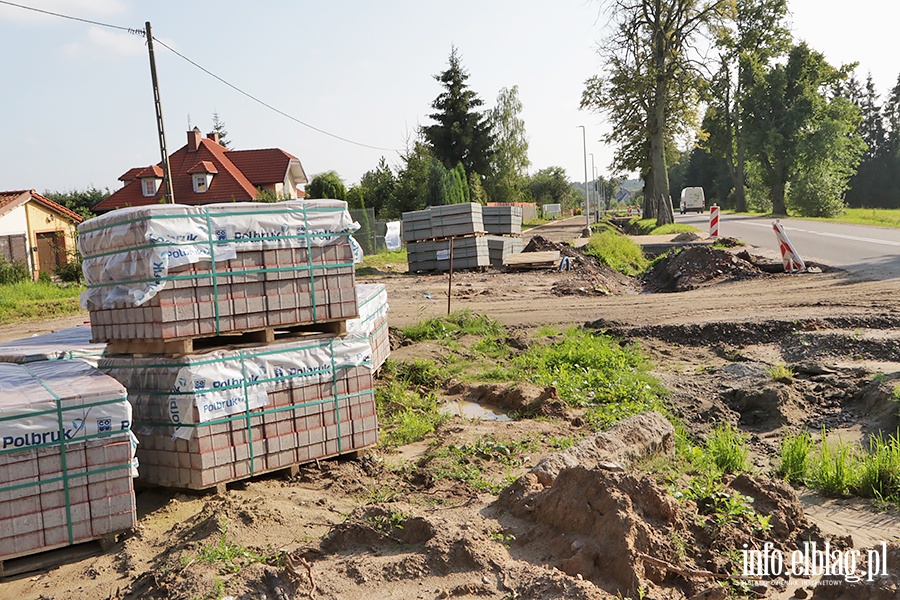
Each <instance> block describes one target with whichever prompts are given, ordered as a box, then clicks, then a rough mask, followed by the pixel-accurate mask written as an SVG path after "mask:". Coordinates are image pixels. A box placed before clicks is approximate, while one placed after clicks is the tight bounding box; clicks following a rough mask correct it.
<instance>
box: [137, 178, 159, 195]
mask: <svg viewBox="0 0 900 600" xmlns="http://www.w3.org/2000/svg"><path fill="white" fill-rule="evenodd" d="M160 183H162V179H159V178H156V177H145V178H143V179H141V189H142V190H143V192H144V198H152V197H153V196H155V195H156V192H158V191H159V184H160Z"/></svg>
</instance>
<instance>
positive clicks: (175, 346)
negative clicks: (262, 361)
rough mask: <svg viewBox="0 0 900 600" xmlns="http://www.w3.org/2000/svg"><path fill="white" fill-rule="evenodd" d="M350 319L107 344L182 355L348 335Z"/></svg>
mask: <svg viewBox="0 0 900 600" xmlns="http://www.w3.org/2000/svg"><path fill="white" fill-rule="evenodd" d="M349 322H350V320H348V319H340V320H335V321H320V322H317V323H309V324H306V325H292V326H287V327H265V328H261V329H251V330H249V331H232V332H229V333H228V334H225V335H208V336H204V335H200V336H197V337H189V338H175V339H161V340H155V339H142V340H112V341H110V342H109V343H108V344H106V352H105V353H106V354H108V355H116V354H131V355H135V356H170V357H178V356H184V355H187V354H194V353H197V352H204V351H208V350H214V349H220V348H228V347H232V346H244V345H248V344H251V345H257V346H259V345H265V344H272V343H275V342H283V341H286V340H290V339H295V338H302V337H306V336H317V335H320V334H329V335H344V334H345V333H347V324H348V323H349Z"/></svg>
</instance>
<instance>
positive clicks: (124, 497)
mask: <svg viewBox="0 0 900 600" xmlns="http://www.w3.org/2000/svg"><path fill="white" fill-rule="evenodd" d="M130 426H131V406H130V405H129V403H128V401H127V399H126V397H125V388H124V387H123V386H122V385H121V384H119V383H118V382H117V381H115V380H114V379H112V378H111V377H108V376H106V375H103V374H102V373H100V372H99V371H97V370H96V369H94V368H92V367H91V366H90V365H88V364H87V363H85V362H83V361H81V360H65V361H54V362H49V361H40V362H32V363H29V364H14V363H0V561H4V560H8V559H12V558H16V557H19V556H26V555H29V554H34V553H36V552H43V551H46V550H50V549H53V548H60V547H63V546H66V545H70V544H75V543H79V542H84V541H88V540H92V539H98V538H101V537H103V536H105V535H107V534H111V533H117V532H121V531H125V530H128V529H131V528H133V527H134V526H135V525H136V523H137V516H136V510H135V499H134V488H133V484H132V478H133V477H135V476H136V475H137V472H136V459H135V451H136V445H137V440H136V439H135V437H134V436H133V435H132V433H131V430H130Z"/></svg>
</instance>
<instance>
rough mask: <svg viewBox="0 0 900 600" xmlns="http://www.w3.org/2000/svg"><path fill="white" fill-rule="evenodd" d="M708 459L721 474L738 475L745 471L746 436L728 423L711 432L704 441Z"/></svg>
mask: <svg viewBox="0 0 900 600" xmlns="http://www.w3.org/2000/svg"><path fill="white" fill-rule="evenodd" d="M706 449H707V452H708V454H709V459H710V460H711V461H712V463H713V464H714V465H715V467H716V469H717V470H718V471H721V472H722V473H739V472H741V471H746V470H747V436H746V435H744V434H743V433H741V432H740V431H738V430H737V429H735V428H734V427H732V426H731V424H730V423H726V424H725V425H722V426H718V427H716V428H714V429H713V430H712V432H711V433H710V435H709V438H708V439H707V440H706Z"/></svg>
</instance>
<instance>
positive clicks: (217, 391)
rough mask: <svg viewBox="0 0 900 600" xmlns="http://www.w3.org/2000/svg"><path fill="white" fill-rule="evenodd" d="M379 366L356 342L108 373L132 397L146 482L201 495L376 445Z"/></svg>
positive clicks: (112, 368)
mask: <svg viewBox="0 0 900 600" xmlns="http://www.w3.org/2000/svg"><path fill="white" fill-rule="evenodd" d="M371 356H372V350H371V347H370V345H369V342H368V339H367V338H366V336H365V335H363V334H348V335H347V336H343V337H334V336H319V337H318V338H315V339H301V340H296V341H290V342H283V343H276V344H270V345H267V346H260V347H246V348H238V349H232V350H216V351H211V352H207V353H201V354H195V355H190V356H185V357H181V358H178V359H175V358H164V357H145V358H139V357H129V356H109V357H106V358H103V359H101V361H100V363H99V368H100V369H101V370H102V371H103V372H105V373H107V374H109V375H110V376H112V377H114V378H116V379H118V380H119V381H120V382H122V384H124V385H125V387H126V388H127V389H128V398H129V400H130V401H131V404H132V406H133V407H134V431H135V434H136V436H137V438H138V440H139V442H140V444H139V446H138V452H137V456H138V459H139V460H140V462H141V470H140V478H139V480H138V482H139V483H142V484H146V485H155V486H165V487H174V488H187V489H195V490H201V489H206V488H210V487H214V486H220V485H222V484H226V483H229V482H232V481H238V480H242V479H246V478H248V477H252V476H255V475H261V474H263V473H269V472H272V471H280V470H283V469H285V468H289V467H291V466H294V465H299V464H304V463H307V462H310V461H314V460H317V459H322V458H329V457H334V456H339V455H343V454H350V453H358V452H361V451H363V450H365V449H367V448H369V447H371V446H373V445H375V444H376V443H377V441H378V419H377V416H376V412H375V398H374V392H373V367H372V358H371Z"/></svg>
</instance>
